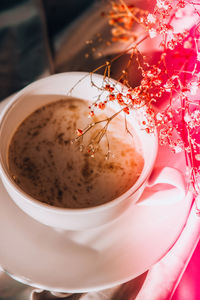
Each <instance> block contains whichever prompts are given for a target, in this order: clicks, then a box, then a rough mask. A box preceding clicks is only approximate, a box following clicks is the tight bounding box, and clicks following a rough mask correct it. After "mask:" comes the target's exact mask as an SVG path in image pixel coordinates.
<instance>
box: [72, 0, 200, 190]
mask: <svg viewBox="0 0 200 300" xmlns="http://www.w3.org/2000/svg"><path fill="white" fill-rule="evenodd" d="M187 5H191V6H192V7H193V12H194V11H195V12H196V14H197V16H198V17H199V19H200V12H199V11H198V8H199V7H197V6H195V3H194V2H191V3H190V2H189V0H188V1H186V0H157V1H156V5H155V8H154V10H153V12H149V11H147V10H144V9H141V8H138V7H136V6H133V5H126V3H125V2H124V1H123V0H119V1H117V0H116V1H111V10H110V12H108V14H107V16H108V20H109V24H110V26H111V32H112V41H113V42H116V41H125V42H127V41H129V42H132V43H133V47H132V53H131V55H130V57H131V58H132V57H134V58H135V59H136V62H137V63H138V70H139V71H140V73H141V77H142V78H141V81H140V84H139V85H138V86H136V87H131V86H130V85H129V83H128V80H127V71H124V70H127V68H128V66H129V63H128V64H127V66H125V68H124V70H123V73H122V74H121V77H120V80H119V81H120V82H121V83H123V84H124V85H126V86H127V89H126V90H124V91H123V92H119V90H118V89H117V88H116V86H115V85H114V84H110V83H109V76H110V73H109V74H108V75H107V76H105V83H104V85H103V90H104V91H105V92H106V96H105V98H104V100H97V101H96V102H95V103H94V104H93V105H91V107H90V113H89V116H90V117H91V118H92V119H93V117H94V116H95V110H96V109H99V110H104V109H105V108H106V106H107V105H109V103H110V102H115V103H117V104H118V105H119V112H124V115H125V116H126V115H128V114H131V113H132V111H135V110H137V109H144V111H143V115H144V118H143V120H142V121H141V127H142V129H144V130H145V131H146V132H147V133H152V132H154V129H155V128H156V129H157V130H158V135H159V141H160V144H161V145H166V144H168V145H169V147H170V148H171V149H172V151H173V152H174V153H179V152H181V151H185V154H186V156H187V161H188V162H189V163H188V165H190V170H191V172H190V174H191V183H192V185H193V188H194V190H195V192H196V194H198V192H200V187H199V185H198V184H197V181H198V180H197V179H198V178H199V177H200V169H199V167H198V162H200V144H199V141H198V138H197V137H198V136H200V100H199V99H197V97H198V92H199V91H200V76H199V73H200V28H199V27H198V26H199V25H198V24H200V22H199V23H197V25H196V28H194V29H193V31H192V33H191V32H189V31H186V30H185V31H183V32H175V30H174V27H173V26H172V23H173V22H172V21H173V18H176V16H177V15H181V13H180V12H182V11H183V9H184V8H185V7H186V6H187ZM194 6H195V10H194ZM192 17H194V16H191V18H192ZM183 22H184V19H183ZM135 24H137V25H140V26H141V30H139V31H135V29H134V28H135V27H134V25H135ZM138 32H139V34H138ZM192 34H193V35H192ZM158 36H159V38H160V40H161V41H160V55H159V57H158V59H157V61H156V62H155V61H154V64H153V65H151V64H150V63H149V62H148V60H147V59H146V57H145V56H144V55H143V54H142V53H141V52H140V51H139V50H138V45H139V44H140V41H141V40H143V39H144V40H145V39H146V38H148V37H150V38H155V37H158ZM184 51H185V52H184ZM129 52H130V50H129ZM188 53H189V54H188ZM191 53H193V54H192V55H193V57H194V58H195V59H191V57H190V55H191ZM131 58H130V59H131ZM170 59H172V60H174V61H176V60H179V59H182V60H183V61H184V62H183V63H182V62H181V64H180V67H179V69H178V64H176V66H177V69H175V68H174V67H173V66H172V67H171V60H170ZM187 60H188V61H189V62H190V67H189V68H188V69H187V68H186V66H187ZM174 61H172V63H174ZM129 62H130V61H129ZM101 88H102V87H101ZM101 99H102V97H101ZM162 99H164V100H165V101H166V103H167V104H166V106H165V107H164V108H163V109H159V112H158V109H157V103H160V101H161V100H162ZM166 99H167V100H166ZM177 99H178V100H177ZM180 121H181V127H180V124H179V123H180ZM108 122H110V119H109V120H108ZM91 124H93V125H92V126H95V122H93V123H91ZM87 131H88V128H86V129H84V130H81V129H78V130H77V137H78V138H80V137H82V136H83V135H84V134H85V133H86V132H87ZM177 133H178V134H177ZM103 134H105V132H103ZM177 136H178V137H177ZM185 136H186V137H187V140H185ZM101 137H102V135H101ZM99 141H100V139H97V141H95V142H97V144H98V142H99ZM91 148H92V149H90V151H91V152H92V155H93V154H94V152H95V151H96V149H97V148H98V147H94V145H92V146H91ZM197 187H198V188H197Z"/></svg>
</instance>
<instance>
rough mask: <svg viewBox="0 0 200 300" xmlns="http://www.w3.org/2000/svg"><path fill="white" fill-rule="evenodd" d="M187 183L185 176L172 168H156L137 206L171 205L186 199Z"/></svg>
mask: <svg viewBox="0 0 200 300" xmlns="http://www.w3.org/2000/svg"><path fill="white" fill-rule="evenodd" d="M185 194H186V183H185V180H184V177H183V174H182V173H181V172H180V171H179V170H177V169H175V168H171V167H162V168H161V167H160V168H155V169H154V170H153V172H152V174H151V176H150V177H149V180H148V183H147V185H146V188H145V189H144V192H143V194H142V196H141V197H140V199H139V200H138V202H137V205H144V206H158V205H170V204H174V203H176V202H177V201H180V200H182V199H183V198H184V196H185Z"/></svg>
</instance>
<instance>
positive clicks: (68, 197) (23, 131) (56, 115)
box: [8, 97, 144, 209]
mask: <svg viewBox="0 0 200 300" xmlns="http://www.w3.org/2000/svg"><path fill="white" fill-rule="evenodd" d="M88 106H89V103H88V102H87V101H85V100H83V99H78V98H71V97H65V98H64V97H63V98H61V99H58V100H56V101H55V102H53V103H49V104H48V103H47V104H45V105H43V106H42V107H40V108H38V109H37V110H35V111H34V112H32V113H31V114H30V115H29V116H27V118H26V119H25V120H24V121H23V122H22V123H21V124H20V125H19V126H18V128H17V129H16V131H15V132H14V134H13V136H12V139H11V142H10V145H9V149H8V162H9V171H10V174H11V176H12V178H13V180H14V182H15V183H16V184H17V185H18V186H19V187H20V188H21V189H22V190H23V191H24V192H25V193H27V194H28V195H30V196H31V197H33V198H34V199H37V200H39V201H41V202H43V203H45V204H48V205H51V206H55V207H61V208H73V209H77V208H89V207H95V206H98V205H102V204H105V203H107V202H109V201H112V200H114V199H116V198H118V197H119V196H121V195H122V194H124V193H125V192H126V191H127V190H129V189H130V188H131V187H132V186H133V185H134V184H135V182H136V181H137V179H138V178H139V176H140V174H141V172H142V169H143V166H144V159H143V156H142V149H141V146H140V143H139V139H138V138H137V137H136V135H133V134H132V136H130V135H129V133H128V132H127V131H126V129H125V123H124V116H123V115H122V116H117V117H116V120H114V119H113V120H112V122H110V124H109V126H108V128H107V132H106V134H105V136H104V137H103V138H102V140H101V141H99V143H98V145H97V147H98V149H97V151H96V153H95V155H94V157H91V154H90V152H88V149H87V147H83V146H84V145H85V146H86V145H88V144H90V143H91V141H92V140H93V139H94V137H95V136H97V135H98V134H100V132H101V130H102V129H103V126H105V124H104V123H102V124H101V123H100V124H99V125H97V124H96V126H94V127H93V128H91V130H90V131H88V133H87V134H86V136H85V137H84V138H83V144H82V147H83V149H82V151H80V147H79V146H80V145H77V144H76V143H71V141H72V139H73V138H74V136H75V132H76V130H77V128H84V127H86V126H87V124H88V122H90V123H91V122H95V118H96V119H97V117H95V118H94V119H93V120H88V113H89V110H88ZM109 113H110V114H112V113H113V114H114V112H112V111H110V112H109ZM106 117H107V115H106V114H105V115H102V114H101V115H100V116H98V118H99V119H101V120H104V119H105V120H106ZM116 130H118V133H117V135H116V133H115V131H116ZM108 151H109V156H108Z"/></svg>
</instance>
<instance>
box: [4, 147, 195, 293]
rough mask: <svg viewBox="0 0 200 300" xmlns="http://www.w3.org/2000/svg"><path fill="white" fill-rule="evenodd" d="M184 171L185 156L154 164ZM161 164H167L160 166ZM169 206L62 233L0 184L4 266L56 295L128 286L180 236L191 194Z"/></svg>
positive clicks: (142, 208)
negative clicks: (30, 213) (24, 208)
mask: <svg viewBox="0 0 200 300" xmlns="http://www.w3.org/2000/svg"><path fill="white" fill-rule="evenodd" d="M163 160H164V165H167V166H173V167H176V168H177V169H181V170H182V171H184V168H185V164H184V155H183V154H177V155H174V154H172V153H171V152H170V151H169V149H168V148H166V147H165V148H162V149H160V151H159V155H158V159H157V163H156V165H158V166H159V165H161V162H163ZM162 165H163V163H162ZM162 198H163V201H164V202H165V205H164V206H163V205H155V206H148V205H142V204H141V203H140V205H138V206H137V207H135V206H132V207H130V209H129V210H128V211H126V212H125V213H124V215H122V216H121V217H120V218H119V219H117V220H116V221H115V222H113V223H112V224H109V225H106V226H104V227H101V228H98V229H93V230H88V231H85V232H58V231H55V230H54V229H51V228H49V227H47V226H45V225H42V224H40V223H38V222H36V221H35V220H33V219H32V218H31V217H29V216H27V215H26V214H25V213H23V212H22V211H21V210H20V209H19V208H18V207H17V206H16V205H15V204H14V202H13V201H12V200H11V199H10V197H9V195H8V194H7V192H6V191H5V189H4V187H3V185H2V183H1V181H0V205H1V209H0V265H1V267H2V268H3V269H4V270H5V271H6V272H7V273H8V274H10V275H11V276H12V277H14V278H15V279H17V280H19V281H21V282H23V283H26V284H29V285H31V286H34V287H38V288H43V289H46V290H51V291H58V292H89V291H93V290H100V289H106V288H110V287H112V286H115V285H118V284H121V283H124V282H126V281H128V280H131V279H133V278H134V277H137V276H138V275H140V274H141V273H143V272H145V271H146V270H147V269H149V267H150V266H151V265H153V264H154V263H155V262H157V261H158V260H159V259H160V258H161V257H162V256H163V255H165V253H166V252H167V251H168V249H169V248H170V247H171V246H172V245H173V243H174V242H175V241H176V239H177V237H178V236H179V234H180V232H181V230H182V228H183V226H184V224H185V222H186V220H187V216H188V214H189V211H190V206H191V198H192V197H191V195H190V194H188V195H187V197H186V198H185V199H179V198H180V197H178V195H176V201H174V202H171V201H169V203H167V199H166V193H164V192H163V196H162ZM133 208H134V209H133Z"/></svg>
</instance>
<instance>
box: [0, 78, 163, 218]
mask: <svg viewBox="0 0 200 300" xmlns="http://www.w3.org/2000/svg"><path fill="white" fill-rule="evenodd" d="M89 74H90V73H89V72H63V73H57V74H53V75H50V76H47V77H45V78H42V79H38V80H36V81H34V82H32V83H31V84H29V85H27V86H26V87H24V88H23V89H22V90H20V91H19V92H17V93H16V94H15V95H13V97H12V98H11V99H10V102H9V103H8V104H7V105H6V106H5V107H4V109H3V110H2V111H1V113H0V134H1V131H2V126H3V123H4V120H5V118H6V116H7V115H8V113H9V112H10V110H11V109H12V108H13V106H14V105H15V104H16V103H17V102H18V100H20V99H21V96H23V95H26V94H27V92H29V90H31V89H32V88H33V87H34V86H35V85H36V86H37V84H39V83H42V82H44V83H45V82H48V81H49V80H51V79H53V78H60V77H63V76H64V77H68V76H72V75H73V76H76V77H77V80H79V79H80V78H82V77H84V76H86V75H89ZM93 76H95V77H96V78H98V79H102V78H103V75H100V74H93ZM112 80H113V81H115V80H114V79H112ZM152 138H154V143H155V151H154V156H153V158H152V160H151V165H150V166H149V168H148V174H147V175H146V176H145V178H143V180H142V181H141V182H140V183H139V184H138V181H139V178H140V177H141V175H140V176H139V178H138V179H137V181H136V182H135V184H134V185H132V186H131V187H130V188H129V189H128V190H127V191H126V192H124V193H123V194H121V195H120V196H118V197H117V198H114V199H112V200H110V201H108V202H106V203H103V204H100V205H96V206H92V207H83V208H64V207H57V206H53V205H50V204H47V203H44V202H41V201H40V200H38V199H35V198H33V197H32V196H30V195H29V194H27V193H26V192H24V191H23V189H21V188H20V187H19V186H18V185H17V184H16V183H15V182H14V181H13V180H12V178H11V176H10V174H9V172H8V170H7V168H6V167H5V166H4V163H3V161H2V157H1V156H2V155H1V151H0V171H1V172H0V178H1V180H3V179H2V177H3V176H4V178H6V181H7V182H8V183H9V185H11V186H12V188H13V189H15V191H16V192H17V193H18V194H20V196H22V197H23V201H26V202H29V203H30V204H32V205H33V206H35V207H38V208H40V209H43V210H46V211H50V212H53V213H56V214H64V215H67V214H72V213H73V214H84V213H85V214H86V213H94V212H96V211H102V210H105V209H106V208H110V207H112V206H115V205H116V204H118V203H120V202H121V201H123V199H126V198H129V197H131V196H132V195H133V194H134V193H135V192H137V191H138V190H139V189H140V188H141V187H142V186H143V184H144V183H145V182H146V180H147V179H148V177H149V176H150V174H151V172H152V170H153V167H154V164H155V160H156V157H157V153H158V134H157V130H154V133H153V135H152Z"/></svg>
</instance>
